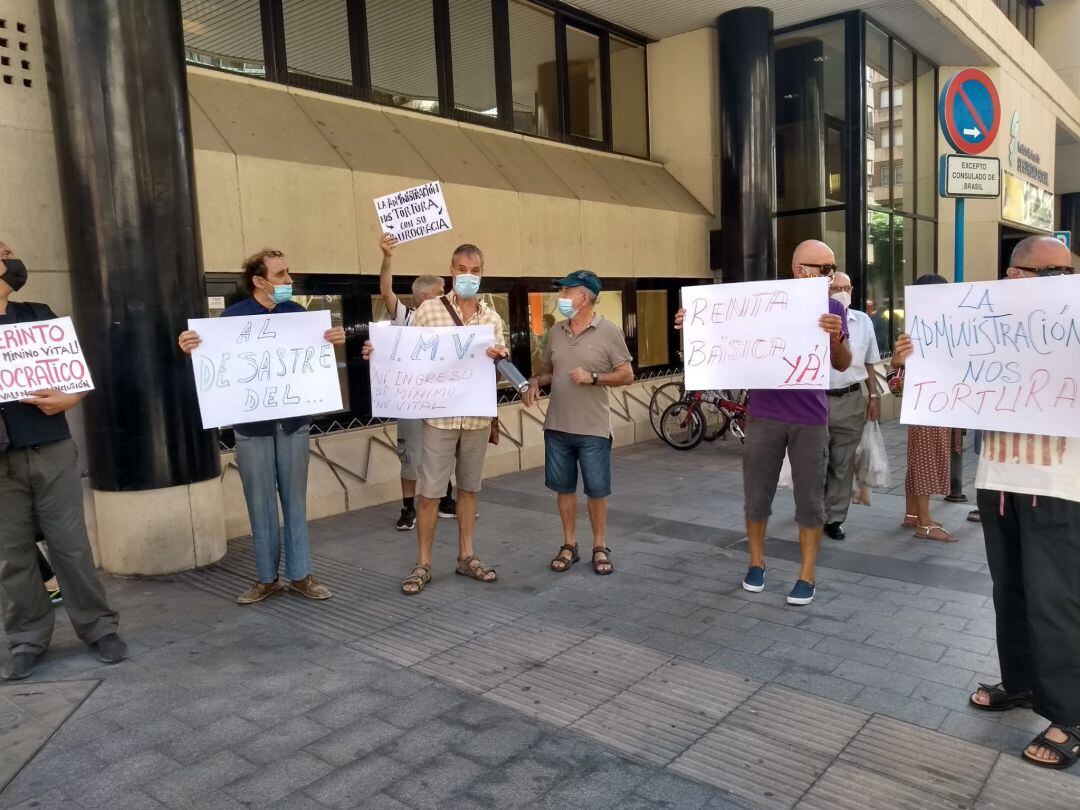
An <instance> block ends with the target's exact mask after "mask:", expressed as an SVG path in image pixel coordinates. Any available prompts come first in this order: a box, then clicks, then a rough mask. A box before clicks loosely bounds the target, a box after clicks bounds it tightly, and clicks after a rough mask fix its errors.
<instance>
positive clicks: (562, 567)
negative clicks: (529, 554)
mask: <svg viewBox="0 0 1080 810" xmlns="http://www.w3.org/2000/svg"><path fill="white" fill-rule="evenodd" d="M564 551H569V552H570V556H569V557H565V556H563V552H564ZM580 559H581V557H580V556H578V552H577V546H571V545H567V544H563V545H562V546H561V547H560V548H559V553H558V554H556V555H555V559H553V560H552V561H551V570H552V571H558V572H559V573H560V574H561V573H562V572H563V571H569V570H570V566H571V565H573V564H574V563H576V562H577V561H578V560H580Z"/></svg>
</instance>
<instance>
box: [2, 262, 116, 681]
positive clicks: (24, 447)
mask: <svg viewBox="0 0 1080 810" xmlns="http://www.w3.org/2000/svg"><path fill="white" fill-rule="evenodd" d="M25 283H26V267H25V265H23V263H22V262H21V261H19V260H18V259H17V258H15V254H14V253H13V252H12V251H11V249H10V248H9V247H8V246H7V245H5V244H4V243H3V242H0V328H2V327H3V325H5V324H12V323H24V322H27V321H41V320H47V319H50V318H55V317H56V315H55V314H54V313H53V311H52V310H51V309H49V307H47V306H45V305H44V304H29V303H22V302H15V301H9V300H8V297H9V296H10V295H11V294H12V293H13V292H16V291H18V290H19V289H20V288H21V287H22V286H23V284H25ZM83 396H84V395H82V394H65V393H62V392H60V391H55V390H48V391H39V392H37V393H36V395H35V396H34V397H33V398H32V399H27V400H23V401H21V402H6V403H2V404H0V510H2V513H3V519H2V520H0V607H2V608H3V614H4V632H5V633H6V635H7V641H8V646H9V647H10V649H11V654H12V655H11V664H10V666H9V669H8V671H7V672H6V673H5V677H6V678H7V679H8V680H21V679H22V678H26V677H28V676H30V675H31V674H33V672H34V670H35V669H36V668H37V666H38V664H39V663H41V659H42V657H44V655H45V651H46V650H47V649H48V647H49V641H50V640H51V639H52V631H53V621H54V618H55V616H54V613H53V605H52V602H51V601H50V599H49V595H48V594H47V593H46V592H45V589H44V588H42V587H41V572H40V569H39V568H38V562H37V554H36V549H37V544H36V542H35V534H36V532H35V526H34V519H35V517H36V518H37V522H38V524H39V525H40V527H41V531H42V533H43V534H44V536H45V545H46V546H47V547H48V549H49V556H50V558H51V562H52V565H53V568H54V569H55V571H56V576H57V579H58V580H59V581H60V586H61V587H62V588H63V592H64V607H65V608H66V609H67V614H68V618H69V619H71V624H72V626H73V627H74V628H75V633H76V635H78V637H79V638H80V639H82V640H83V642H85V643H86V644H88V645H90V646H92V647H94V648H96V651H97V654H98V658H99V659H101V660H102V661H103V662H105V663H107V664H114V663H117V662H118V661H122V660H123V659H124V657H125V656H126V655H127V646H126V645H125V644H124V642H123V641H121V640H120V638H119V636H117V633H116V630H117V625H118V622H117V617H116V613H114V612H113V610H112V609H111V608H110V607H109V604H108V602H107V601H106V599H105V590H104V588H102V586H101V580H100V579H98V575H97V571H96V570H95V568H94V559H93V555H92V554H91V552H90V539H89V537H87V534H86V518H85V516H84V514H83V490H82V481H81V480H80V476H79V469H78V467H77V466H76V461H77V459H78V450H77V449H76V447H75V442H73V441H72V440H71V433H70V432H69V430H68V424H67V418H66V417H65V416H64V412H65V411H67V410H70V409H71V408H73V407H74V406H75V405H76V404H77V403H78V402H79V400H80V399H82V397H83Z"/></svg>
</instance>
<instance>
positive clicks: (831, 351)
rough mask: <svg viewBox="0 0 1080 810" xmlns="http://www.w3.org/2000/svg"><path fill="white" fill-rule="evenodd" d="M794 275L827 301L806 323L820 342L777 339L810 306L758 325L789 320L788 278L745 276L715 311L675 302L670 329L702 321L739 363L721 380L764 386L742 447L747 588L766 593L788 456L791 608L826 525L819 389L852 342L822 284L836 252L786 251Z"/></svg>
mask: <svg viewBox="0 0 1080 810" xmlns="http://www.w3.org/2000/svg"><path fill="white" fill-rule="evenodd" d="M791 272H792V275H793V276H794V277H795V278H796V279H816V280H817V281H816V284H817V285H818V286H819V287H820V290H821V299H820V300H821V303H822V304H826V305H827V307H828V311H827V313H826V314H825V315H821V316H820V317H819V318H818V320H817V329H813V328H812V327H811V329H812V332H816V333H817V336H818V337H820V336H821V333H822V332H824V333H825V334H826V335H827V336H828V342H827V343H825V344H824V345H822V343H823V342H822V341H819V340H818V338H817V337H815V336H813V334H811V335H810V336H809V337H807V338H804V339H803V340H802V341H801V342H800V343H798V344H796V343H795V342H793V341H792V342H791V345H790V347H789V346H788V343H789V341H788V340H786V339H784V338H783V337H782V336H781V335H782V334H784V333H787V334H791V330H792V329H797V328H804V329H805V328H806V323H805V321H806V319H807V318H808V317H809V318H812V317H813V316H812V314H809V313H812V312H813V310H809V311H808V313H804V312H802V311H800V315H801V316H802V317H801V318H800V319H799V323H797V324H783V323H779V324H775V325H772V326H769V327H764V328H763V327H762V326H761V324H762V323H763V322H764V321H765V320H766V319H768V318H773V319H776V318H780V319H785V320H790V319H791V318H792V315H791V313H790V312H788V305H789V303H790V300H789V294H788V293H787V291H785V290H783V289H782V286H783V285H787V284H789V283H788V282H774V283H773V285H772V289H769V290H766V289H763V288H762V287H761V285H762V284H764V282H750V283H749V284H748V285H747V289H748V290H750V291H751V293H752V294H751V295H748V296H745V297H743V298H742V300H739V298H738V297H735V298H731V299H730V300H731V301H732V305H731V306H727V307H721V308H720V310H717V309H710V310H692V311H687V310H685V309H680V310H679V312H678V313H677V314H676V316H675V328H676V329H682V328H684V326H685V327H686V328H687V329H688V330H690V329H691V328H692V327H695V326H697V327H703V328H704V327H707V328H708V329H709V330H711V331H713V332H715V333H716V336H722V338H723V340H722V341H721V342H718V341H716V340H715V339H714V340H713V341H712V343H713V344H714V347H715V348H716V349H718V350H719V353H720V355H721V356H720V358H719V361H718V362H719V363H721V364H722V363H724V362H729V361H731V362H734V363H737V364H739V366H740V368H743V369H745V370H743V371H741V372H740V377H737V378H735V379H732V380H729V381H728V380H726V381H725V382H726V383H727V384H726V385H725V386H724V387H736V388H739V387H744V386H746V385H747V384H749V385H758V386H762V385H764V386H766V387H759V388H756V389H754V390H752V391H750V400H749V407H750V425H751V428H750V430H748V431H747V444H746V450H745V452H744V453H743V497H744V507H745V512H746V534H747V538H748V541H749V546H750V564H749V567H748V569H747V572H746V577H745V578H744V579H743V588H744V589H745V590H747V591H750V592H752V593H760V592H761V591H763V590H765V531H766V529H767V528H768V524H769V516H770V515H771V514H772V501H773V498H774V497H775V495H776V487H777V483H778V482H779V479H780V468H781V467H782V466H783V463H784V456H785V455H787V456H788V458H789V459H790V461H791V476H792V482H793V487H794V490H795V521H796V522H797V523H798V524H799V545H800V547H801V549H802V566H801V567H800V569H799V576H798V579H797V580H796V582H795V586H794V587H793V588H792V589H791V592H790V593H789V594H788V597H787V601H788V604H790V605H808V604H810V602H812V601H813V599H814V594H815V592H816V588H817V582H816V573H817V569H816V566H817V555H818V547H819V546H820V545H821V534H822V528H823V526H824V523H825V471H826V464H827V461H828V452H829V427H828V424H829V406H828V403H827V400H826V396H825V390H826V388H827V387H828V383H829V366H830V365H831V367H832V368H833V369H835V370H837V371H846V370H847V368H848V367H849V366H850V365H851V349H850V347H849V346H848V345H847V337H848V331H847V319H846V317H845V310H844V306H843V304H841V303H840V302H839V301H836V300H835V299H832V298H829V297H828V284H827V283H824V280H825V279H826V278H828V277H829V276H832V274H833V273H834V272H836V257H835V256H834V255H833V252H832V249H831V248H830V247H829V246H828V245H826V244H825V243H824V242H819V241H817V240H808V241H806V242H803V243H801V244H800V245H799V246H798V247H796V248H795V254H794V255H793V256H792V260H791ZM723 286H739V287H742V286H743V285H723ZM819 311H820V310H819ZM695 313H696V314H695ZM745 321H749V322H750V325H749V326H748V327H747V328H745V329H741V328H740V324H741V323H742V322H745ZM811 323H813V321H811ZM770 329H772V331H771V332H770ZM721 331H722V334H721ZM744 333H745V334H744ZM770 334H771V335H772V337H770V336H769V335H770ZM688 340H689V336H688ZM685 351H686V355H687V360H686V365H687V387H688V388H689V387H692V385H691V382H690V380H691V373H690V372H691V360H692V352H693V348H692V347H691V348H689V349H687V350H685ZM725 353H726V354H725ZM705 355H706V356H707V357H711V358H715V357H716V352H713V351H706V352H705ZM755 363H756V364H757V365H756V366H755V365H754V364H755Z"/></svg>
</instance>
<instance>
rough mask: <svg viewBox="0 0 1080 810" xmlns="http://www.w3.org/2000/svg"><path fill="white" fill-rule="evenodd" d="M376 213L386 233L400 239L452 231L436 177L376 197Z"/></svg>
mask: <svg viewBox="0 0 1080 810" xmlns="http://www.w3.org/2000/svg"><path fill="white" fill-rule="evenodd" d="M375 213H376V214H378V216H379V226H380V227H381V228H382V229H383V232H384V233H391V234H393V235H394V236H396V237H397V239H398V241H399V242H411V241H413V240H414V239H423V238H424V237H425V236H434V235H435V234H437V233H444V232H446V231H448V230H450V229H451V228H452V227H454V226H453V225H451V224H450V212H449V210H448V209H447V207H446V200H445V199H444V197H443V190H442V183H440V182H438V181H437V180H436V181H435V182H432V183H425V184H424V185H422V186H416V187H414V188H407V189H405V190H404V191H398V192H396V193H394V194H387V195H386V196H385V197H376V198H375Z"/></svg>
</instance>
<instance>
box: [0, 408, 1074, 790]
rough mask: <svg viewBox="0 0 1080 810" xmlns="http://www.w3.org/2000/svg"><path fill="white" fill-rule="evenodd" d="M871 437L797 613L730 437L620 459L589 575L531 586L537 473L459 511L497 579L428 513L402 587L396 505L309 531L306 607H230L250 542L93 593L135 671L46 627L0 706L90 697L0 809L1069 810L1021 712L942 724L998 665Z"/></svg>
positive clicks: (956, 522) (788, 508) (1068, 779)
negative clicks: (609, 571) (127, 645)
mask: <svg viewBox="0 0 1080 810" xmlns="http://www.w3.org/2000/svg"><path fill="white" fill-rule="evenodd" d="M887 436H888V441H889V444H890V447H891V449H892V450H893V457H894V462H895V463H896V469H895V470H894V479H895V482H896V484H897V486H896V487H894V488H893V490H892V491H891V492H889V493H876V494H875V496H874V504H873V506H871V507H853V509H852V514H851V516H850V519H849V521H848V530H849V539H848V540H847V541H844V542H843V543H836V542H833V541H826V546H825V549H824V551H823V553H822V563H823V567H822V568H821V569H820V573H819V583H820V590H819V595H818V598H817V599H816V601H815V602H814V603H813V604H812V605H810V606H808V607H805V608H790V607H787V606H786V605H785V604H784V599H783V597H784V595H785V594H786V592H787V590H788V588H790V585H791V581H792V580H793V576H794V571H795V568H796V564H795V560H797V559H798V547H797V544H796V543H795V527H794V524H793V522H792V520H791V515H792V511H793V510H792V505H791V503H790V501H791V498H790V494H787V493H781V495H780V497H779V498H778V499H777V510H776V512H777V513H776V516H775V517H774V519H773V523H772V526H771V528H770V535H771V537H772V538H773V539H772V540H771V541H770V543H769V547H768V552H769V555H770V562H769V576H768V586H769V587H768V589H767V591H766V592H765V593H764V594H760V595H751V594H747V593H745V592H744V591H742V590H741V588H740V587H739V579H740V577H741V574H742V572H743V569H744V566H745V560H744V555H745V548H744V547H745V539H744V534H743V532H742V530H741V522H742V518H741V479H740V475H739V455H740V453H741V448H740V447H739V446H738V445H735V444H727V443H718V444H716V445H704V446H702V447H701V448H699V449H698V450H696V451H694V452H691V453H686V454H683V453H676V452H674V451H671V450H668V449H666V448H664V447H662V446H660V445H659V444H646V445H639V446H637V447H633V448H627V449H625V450H622V451H620V452H619V453H618V455H617V459H616V489H617V492H616V494H615V496H613V498H612V504H611V506H612V509H611V519H610V523H611V532H610V534H611V537H610V539H611V544H612V546H613V548H614V550H615V553H614V559H615V563H616V567H617V573H616V575H614V576H611V577H606V578H603V579H600V578H597V577H595V576H594V575H593V574H592V572H591V569H589V568H588V565H587V560H583V562H582V564H579V565H576V566H574V567H573V568H572V569H571V571H570V572H568V573H566V574H554V573H550V572H548V571H547V568H546V566H547V561H548V560H549V559H550V557H551V555H552V554H553V553H554V551H555V550H556V549H557V547H558V544H559V542H560V541H559V539H558V538H559V532H558V524H557V518H556V516H555V513H554V504H553V501H552V498H551V497H550V496H549V495H548V494H547V492H546V491H545V490H544V489H543V486H542V474H541V473H540V471H533V472H528V473H522V474H519V475H515V476H511V477H507V478H503V479H499V480H496V481H492V482H490V483H489V485H488V486H487V488H486V489H485V492H484V493H483V494H482V496H481V512H482V516H481V519H480V524H479V530H478V550H479V551H480V552H481V553H482V556H483V557H484V558H485V560H486V561H488V562H490V563H492V564H494V565H496V566H497V567H498V569H499V574H500V581H499V583H498V584H496V585H482V584H480V583H475V582H471V581H467V580H465V579H464V578H463V577H454V576H449V574H450V573H451V571H452V565H453V556H454V547H453V542H452V538H453V531H452V524H450V522H448V521H443V522H442V524H441V526H440V542H439V544H438V549H437V556H436V578H435V580H434V581H433V582H432V584H431V585H430V586H429V588H428V589H427V590H425V592H424V593H423V594H422V595H421V596H419V597H414V598H408V597H404V596H401V595H399V594H398V593H397V592H396V587H397V586H396V583H397V580H398V578H399V577H400V576H402V575H403V574H405V573H406V572H407V569H408V567H409V565H410V564H411V563H412V561H413V553H414V543H413V539H412V536H411V535H407V534H405V535H403V534H399V533H397V532H395V531H394V530H393V518H394V516H395V513H396V510H395V509H394V508H393V507H391V506H388V507H382V508H377V509H372V510H367V511H364V512H356V513H353V514H350V515H347V516H341V517H337V518H332V519H328V520H324V521H320V522H318V523H317V524H314V525H313V543H314V550H315V557H316V562H317V566H318V570H317V573H318V575H319V576H320V578H322V579H323V580H325V581H326V582H327V583H328V584H329V585H330V586H331V587H332V588H333V589H334V590H335V592H336V597H335V599H333V600H332V601H330V602H328V603H322V604H316V603H312V602H305V601H302V600H300V599H299V598H297V597H295V596H291V595H289V596H278V597H274V598H273V599H271V600H270V601H268V602H267V603H264V604H262V605H259V606H256V607H253V608H246V609H241V608H238V607H236V606H234V605H233V604H231V598H232V597H233V596H235V594H236V593H237V592H238V591H239V590H240V589H241V587H242V586H243V585H245V584H246V582H247V580H248V578H249V577H250V576H251V571H252V565H251V561H250V557H249V555H248V553H247V548H246V544H245V543H237V544H235V546H234V549H233V551H232V552H231V553H230V556H229V557H228V558H227V559H226V560H225V561H224V562H223V563H222V564H219V565H218V566H214V567H212V568H211V569H208V570H205V571H201V572H197V573H193V574H189V575H182V576H179V577H173V578H160V579H153V580H138V581H136V580H111V581H110V582H109V590H110V593H111V594H112V595H113V598H114V599H115V601H116V603H117V605H118V606H119V608H120V609H121V611H122V614H123V622H124V628H125V632H126V635H127V637H128V639H129V641H130V642H131V647H132V657H131V660H130V661H128V662H127V663H125V664H123V665H121V666H116V667H102V666H98V665H96V663H95V662H94V660H93V659H92V658H91V657H90V656H89V655H88V654H86V653H84V652H82V651H81V649H80V645H79V644H78V643H77V642H76V641H74V640H73V639H72V638H71V634H70V630H69V629H67V628H66V627H62V626H61V625H59V624H58V631H57V643H56V645H55V647H56V649H55V652H54V653H53V654H52V655H51V656H50V663H49V664H48V665H47V666H45V667H44V668H43V669H42V670H41V672H40V674H39V675H38V676H37V677H36V678H35V679H34V680H33V681H31V682H29V683H27V684H23V685H19V686H8V687H3V689H7V690H13V689H19V690H21V691H22V692H24V693H25V692H28V691H29V692H34V691H37V692H39V693H41V694H46V693H48V692H50V690H55V689H57V688H59V687H56V686H54V685H51V682H55V681H78V682H79V684H78V685H77V686H76V685H75V684H68V685H65V686H64V687H63V689H64V690H66V691H67V692H68V693H70V692H71V690H73V689H84V690H85V689H86V688H87V684H88V682H89V683H90V685H92V682H94V681H98V680H100V685H99V686H98V687H97V689H96V690H94V691H93V692H92V694H90V696H89V697H88V698H86V700H85V701H84V702H83V704H82V705H81V707H80V708H79V709H78V710H77V711H76V712H75V714H74V715H73V716H72V717H71V719H69V720H67V722H65V723H63V725H62V726H61V727H60V729H59V731H57V732H56V734H55V735H54V736H53V737H52V738H51V739H50V740H49V741H48V742H47V743H46V744H45V746H44V748H43V749H42V750H41V751H40V752H39V753H38V754H37V756H36V757H35V758H34V759H33V760H32V761H31V762H30V764H29V765H28V766H27V767H26V768H25V769H23V770H22V772H21V773H20V774H19V775H18V776H17V777H16V778H15V779H14V780H13V781H12V782H11V784H10V785H9V786H8V787H7V789H6V790H4V792H3V793H0V807H45V806H71V807H97V806H108V807H116V808H129V807H131V808H134V807H144V806H146V807H160V806H166V807H180V806H183V807H187V808H201V807H237V806H244V805H247V806H257V807H269V806H281V807H289V808H304V807H322V806H329V807H372V808H383V807H385V808H401V807H416V808H420V807H448V808H458V807H460V808H472V807H486V808H492V807H498V808H503V807H514V806H530V807H533V806H536V807H552V808H571V807H572V808H577V807H582V808H586V807H588V808H592V807H629V808H636V807H678V808H700V807H711V808H718V807H743V808H755V807H762V808H788V807H794V806H797V807H800V808H838V809H842V808H860V810H861V809H862V808H869V807H878V808H892V807H897V808H920V809H921V808H936V807H942V808H945V807H949V808H965V807H977V808H982V809H983V810H988V808H1008V809H1009V810H1013V809H1014V808H1015V809H1016V810H1024V809H1025V808H1029V807H1030V808H1063V809H1064V808H1073V809H1075V808H1076V807H1078V806H1080V778H1078V777H1077V776H1076V775H1069V774H1051V773H1047V772H1044V771H1041V770H1038V769H1036V768H1034V767H1031V766H1029V765H1026V764H1024V763H1023V762H1021V761H1020V760H1018V759H1017V757H1016V753H1017V752H1018V751H1019V750H1020V748H1022V747H1023V745H1024V744H1025V743H1026V742H1027V741H1028V740H1030V738H1031V737H1032V736H1033V733H1034V732H1035V731H1037V730H1039V729H1041V728H1042V726H1043V725H1044V723H1043V721H1042V720H1040V719H1039V718H1037V717H1035V716H1034V715H1033V714H1032V713H1030V712H1026V711H1020V712H1010V713H1006V714H1005V715H1002V716H989V717H987V716H983V715H980V714H979V713H977V712H975V711H973V710H970V709H968V708H967V707H966V700H967V694H968V692H969V690H970V689H971V688H973V686H974V685H975V684H977V682H978V681H980V680H987V679H991V678H995V676H996V667H997V663H996V657H995V654H994V644H993V610H992V606H991V605H990V603H989V598H988V596H989V593H990V584H989V578H988V577H987V574H986V567H985V561H984V557H983V553H982V548H981V539H980V534H979V531H978V527H977V526H975V525H973V524H968V523H966V522H964V515H965V513H966V511H967V509H968V508H970V506H969V505H954V504H945V503H940V504H937V505H936V513H937V517H938V518H939V519H940V520H941V521H942V522H943V523H945V524H946V525H947V526H948V527H949V528H951V529H953V530H955V531H957V533H958V535H959V537H960V541H959V542H958V543H955V544H949V545H946V544H936V543H930V542H925V541H918V540H915V539H913V538H912V537H911V536H910V534H909V533H908V532H904V531H902V530H900V529H899V528H898V522H899V518H900V516H901V514H902V512H903V497H902V492H903V487H902V483H903V477H902V476H903V469H902V467H903V451H904V447H903V431H902V429H901V428H899V427H898V426H890V427H889V428H887ZM970 472H971V469H970V465H969V468H968V473H969V474H970ZM969 492H970V490H969ZM585 525H586V524H585V523H584V522H583V523H582V529H583V530H584V528H585ZM586 537H587V535H585V534H583V535H582V538H583V541H582V542H583V546H587V540H585V539H584V538H586ZM222 597H226V598H222ZM4 695H5V693H4V692H3V691H0V744H3V743H4V740H5V739H7V738H6V737H5V736H4V725H3V717H4V716H3V709H2V706H3V705H4V704H3V700H4ZM54 715H55V713H54ZM61 719H62V716H60V715H55V716H54V717H53V720H52V722H53V723H54V724H55V723H59V722H60V721H61ZM11 750H14V749H10V748H5V758H6V757H7V755H8V752H9V751H11ZM1002 752H1004V753H1002Z"/></svg>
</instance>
